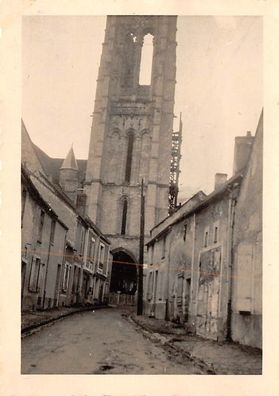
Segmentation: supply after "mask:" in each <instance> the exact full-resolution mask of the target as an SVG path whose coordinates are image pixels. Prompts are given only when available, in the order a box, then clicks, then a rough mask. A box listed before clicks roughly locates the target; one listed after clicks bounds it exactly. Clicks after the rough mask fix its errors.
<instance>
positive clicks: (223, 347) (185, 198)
mask: <svg viewBox="0 0 279 396" xmlns="http://www.w3.org/2000/svg"><path fill="white" fill-rule="evenodd" d="M263 114H264V110H263V20H262V17H260V16H214V15H210V16H182V15H181V16H175V15H169V16H168V15H117V16H113V15H110V16H107V17H106V16H51V15H43V16H42V15H36V16H35V15H34V16H23V17H22V121H21V122H22V123H21V131H22V137H21V243H22V245H21V374H91V375H94V374H180V375H181V374H182V375H190V374H191V375H224V374H226V375H249V374H250V375H255V374H256V375H260V374H262V195H263V194H262V182H263V180H262V178H263V158H262V157H263V116H264V115H263Z"/></svg>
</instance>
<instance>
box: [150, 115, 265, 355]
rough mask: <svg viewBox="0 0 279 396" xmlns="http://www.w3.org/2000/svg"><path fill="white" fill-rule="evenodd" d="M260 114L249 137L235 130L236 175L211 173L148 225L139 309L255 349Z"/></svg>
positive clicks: (258, 317)
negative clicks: (208, 188)
mask: <svg viewBox="0 0 279 396" xmlns="http://www.w3.org/2000/svg"><path fill="white" fill-rule="evenodd" d="M262 122H263V120H262V116H261V118H260V121H259V125H258V128H257V131H256V135H255V137H252V136H251V134H250V133H248V134H247V136H245V137H237V138H236V144H235V161H234V175H233V176H232V177H231V178H230V179H229V180H226V175H224V174H217V175H216V177H215V189H214V191H213V192H212V193H211V194H210V195H208V196H205V194H202V193H201V192H200V193H198V194H196V195H195V196H194V197H192V198H191V199H190V200H189V201H187V202H186V203H185V204H184V205H183V206H182V207H181V208H180V209H179V210H178V211H177V212H176V213H175V214H174V215H172V216H169V217H168V218H166V219H165V220H164V221H162V222H161V224H159V225H157V226H156V227H154V228H153V229H152V231H151V237H150V240H149V241H148V243H147V247H148V253H149V254H148V266H147V268H146V270H145V277H144V291H145V293H144V310H145V314H146V315H149V316H155V317H156V318H160V319H167V320H173V321H177V322H179V323H182V324H184V325H185V327H186V328H187V329H188V330H189V331H192V332H194V333H196V334H198V335H200V336H203V337H206V338H210V339H213V340H218V341H224V340H226V339H231V340H233V341H236V342H240V343H242V344H245V345H250V346H255V347H259V348H261V339H262V333H261V321H262V309H261V303H262V291H261V290H262V286H261V285H262V239H261V238H262V234H261V233H262V220H261V216H262V205H261V201H262V133H263V132H262Z"/></svg>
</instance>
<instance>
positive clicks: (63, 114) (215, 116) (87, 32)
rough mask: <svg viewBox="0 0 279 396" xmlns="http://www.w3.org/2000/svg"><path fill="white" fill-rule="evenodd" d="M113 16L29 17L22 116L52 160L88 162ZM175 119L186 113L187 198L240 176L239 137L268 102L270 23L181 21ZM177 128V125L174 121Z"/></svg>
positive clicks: (183, 191)
mask: <svg viewBox="0 0 279 396" xmlns="http://www.w3.org/2000/svg"><path fill="white" fill-rule="evenodd" d="M105 22H106V21H105V17H96V16H92V17H88V16H80V17H72V16H65V17H60V16H34V17H23V35H22V39H23V43H22V44H23V45H22V48H23V57H22V71H23V76H22V79H23V86H22V93H23V97H22V117H23V120H24V122H25V125H26V127H27V130H28V132H29V134H30V136H31V138H32V140H33V142H34V143H36V144H37V145H38V146H40V147H41V148H42V149H43V150H44V151H45V152H46V153H47V154H48V155H50V156H51V157H64V156H65V155H66V154H67V152H68V150H69V148H70V146H71V144H72V143H73V145H74V151H75V154H76V157H77V158H87V155H88V148H89V138H90V128H91V122H92V118H91V114H92V112H93V107H94V98H95V90H96V79H97V75H98V68H99V62H100V55H101V48H102V42H103V40H104V29H105ZM177 29H178V30H177V43H178V45H177V77H176V80H177V84H176V94H175V114H176V115H177V116H179V113H180V112H182V120H183V145H182V161H181V175H180V183H179V184H180V199H181V200H184V198H185V197H189V196H190V195H191V194H193V193H195V192H197V191H198V190H201V189H202V190H203V191H204V192H206V193H210V192H211V191H212V189H213V183H214V174H215V173H216V172H224V173H228V175H229V176H230V175H231V174H232V162H233V144H234V137H235V136H239V135H244V134H246V131H248V130H250V131H251V132H252V134H254V133H255V129H256V126H257V123H258V119H259V116H260V112H261V109H262V105H263V81H262V67H263V66H262V64H263V56H262V18H261V17H202V16H201V17H199V16H198V17H188V16H187V17H178V26H177ZM174 125H175V127H176V126H177V120H175V122H174Z"/></svg>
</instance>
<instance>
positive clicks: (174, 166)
mask: <svg viewBox="0 0 279 396" xmlns="http://www.w3.org/2000/svg"><path fill="white" fill-rule="evenodd" d="M181 143H182V120H181V113H180V118H179V130H178V131H177V132H172V144H171V164H170V183H169V214H172V213H174V212H175V211H176V210H177V208H178V207H179V206H178V204H177V196H178V191H179V189H178V180H179V173H180V168H179V166H180V159H181Z"/></svg>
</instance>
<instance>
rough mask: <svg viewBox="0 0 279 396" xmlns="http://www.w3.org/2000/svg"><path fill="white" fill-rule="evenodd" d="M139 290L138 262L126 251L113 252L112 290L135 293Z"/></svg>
mask: <svg viewBox="0 0 279 396" xmlns="http://www.w3.org/2000/svg"><path fill="white" fill-rule="evenodd" d="M136 290H137V264H136V262H135V260H134V259H133V258H132V257H131V256H130V255H129V254H128V253H126V252H124V251H122V250H120V251H117V252H115V253H113V261H112V271H111V282H110V291H111V292H114V293H117V292H121V293H124V294H135V292H136Z"/></svg>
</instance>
